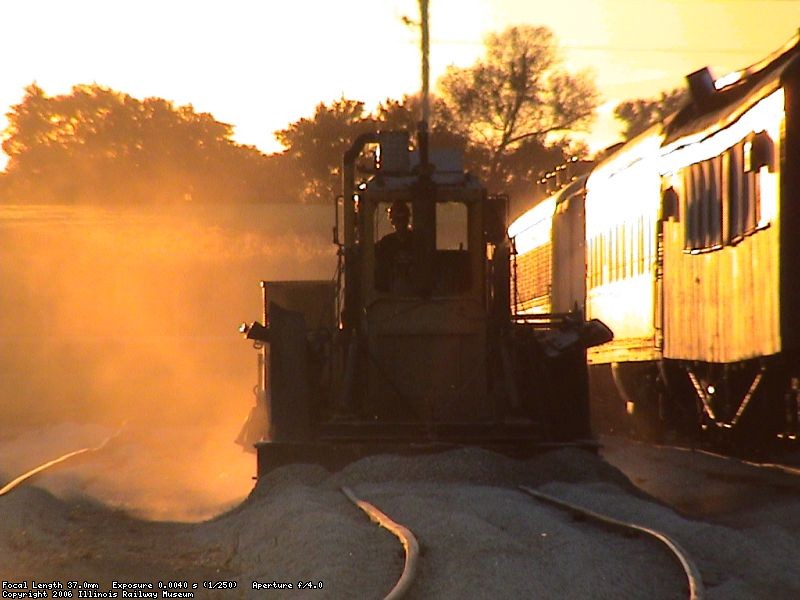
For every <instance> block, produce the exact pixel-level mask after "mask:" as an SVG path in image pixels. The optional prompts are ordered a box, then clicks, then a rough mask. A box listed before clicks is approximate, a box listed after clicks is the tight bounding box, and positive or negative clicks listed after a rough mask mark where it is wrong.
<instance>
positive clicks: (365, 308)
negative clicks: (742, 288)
mask: <svg viewBox="0 0 800 600" xmlns="http://www.w3.org/2000/svg"><path fill="white" fill-rule="evenodd" d="M507 205H508V199H507V198H505V197H502V196H492V195H490V194H489V193H488V192H487V190H486V188H485V187H484V186H483V185H482V184H481V183H480V182H479V181H478V180H477V179H476V178H474V177H473V176H471V175H470V174H469V173H467V172H465V171H464V169H463V167H462V166H461V163H460V157H459V156H458V155H457V154H455V153H453V152H452V151H450V152H447V151H435V150H434V149H429V147H428V138H427V128H426V126H425V123H424V121H423V122H422V123H421V126H420V130H419V135H418V138H417V144H416V148H413V149H412V148H411V139H410V136H409V134H408V133H406V132H402V131H400V132H398V131H385V132H375V133H368V134H363V135H361V136H359V137H358V138H357V139H356V140H355V141H354V142H353V144H352V146H351V147H350V148H349V149H348V150H347V151H346V152H345V153H344V156H343V160H342V194H341V196H339V197H338V199H337V202H336V208H337V210H336V219H335V222H336V226H335V227H334V243H335V244H336V245H337V246H338V254H339V269H338V273H337V276H336V277H335V278H334V280H333V281H302V280H299V281H265V282H262V283H261V287H262V294H263V305H264V314H263V320H262V321H255V322H252V323H251V324H249V325H248V324H243V325H242V326H241V328H240V329H241V332H242V333H243V334H244V335H245V336H246V338H248V339H250V340H253V341H254V342H255V345H256V347H257V348H258V374H259V377H258V385H257V386H256V405H255V407H254V408H253V409H252V411H251V414H250V417H249V419H248V421H247V423H246V424H245V427H244V428H243V430H242V433H241V434H240V436H239V442H240V443H241V444H242V445H244V446H246V447H247V446H254V447H255V450H256V453H257V464H258V466H257V473H258V475H259V476H261V475H264V474H265V473H268V472H269V471H271V470H272V469H274V468H275V467H278V466H281V465H283V464H287V463H297V462H311V463H316V464H320V465H322V466H324V467H326V468H330V469H333V470H335V469H338V468H340V467H342V466H343V465H346V464H347V463H348V462H350V461H352V460H355V459H357V458H359V457H361V456H365V455H369V454H375V453H381V452H391V453H412V452H435V451H439V450H443V449H447V448H453V447H458V446H461V445H474V446H481V447H485V448H490V449H493V450H497V451H500V452H504V453H506V454H509V455H513V456H524V455H527V454H530V453H533V452H537V451H540V450H541V448H542V447H543V446H547V445H549V444H564V443H566V444H578V445H588V446H590V447H591V446H593V442H592V440H591V431H590V426H589V409H588V384H587V381H588V378H587V367H586V348H587V347H588V346H591V345H592V344H596V343H601V342H603V341H606V340H608V339H610V337H611V333H610V331H609V330H608V329H607V328H606V327H605V326H604V325H603V324H602V323H600V322H598V321H596V320H594V321H586V320H585V319H584V317H583V314H582V313H581V312H580V311H575V310H566V311H562V312H560V313H552V312H550V313H548V314H546V315H537V316H536V317H531V316H526V315H521V316H520V315H516V314H513V313H512V311H511V299H510V289H511V288H510V282H511V277H510V273H511V269H510V265H511V257H510V248H509V241H508V237H507V230H506V228H507V223H506V214H507ZM388 211H391V215H392V222H393V224H394V225H395V226H398V225H401V229H398V231H397V232H395V233H393V234H392V233H390V232H389V229H388V223H387V219H386V215H387V212H388ZM400 216H402V217H403V218H402V219H400V218H399V217H400ZM401 221H402V224H400V222H401ZM407 226H410V229H407ZM390 236H397V237H395V238H393V239H394V240H395V241H394V242H393V243H392V244H387V243H386V242H385V241H384V240H386V239H390ZM398 238H402V239H401V240H400V241H398ZM403 240H404V241H403ZM390 245H393V246H397V247H398V248H396V250H398V251H397V252H394V256H391V255H390V253H389V252H387V251H386V248H387V247H388V246H390ZM403 246H404V247H403ZM400 250H402V251H400Z"/></svg>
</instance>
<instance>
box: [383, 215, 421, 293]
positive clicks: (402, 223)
mask: <svg viewBox="0 0 800 600" xmlns="http://www.w3.org/2000/svg"><path fill="white" fill-rule="evenodd" d="M388 213H389V222H390V223H391V224H392V228H393V229H394V231H393V232H391V233H388V234H386V235H385V236H383V237H382V238H381V239H380V240H379V241H378V242H377V243H376V244H375V288H376V289H377V290H378V291H381V292H395V293H404V292H407V291H409V290H410V288H411V267H412V263H413V256H414V248H413V243H412V240H413V230H412V229H411V211H410V210H409V208H408V204H406V203H405V202H401V201H399V200H398V201H396V202H394V203H393V204H392V205H391V206H390V207H389V211H388Z"/></svg>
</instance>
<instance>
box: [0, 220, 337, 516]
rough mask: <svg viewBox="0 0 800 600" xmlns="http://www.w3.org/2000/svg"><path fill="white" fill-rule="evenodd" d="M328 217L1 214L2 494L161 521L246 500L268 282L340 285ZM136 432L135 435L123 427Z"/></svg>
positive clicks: (252, 465) (201, 513) (203, 513)
mask: <svg viewBox="0 0 800 600" xmlns="http://www.w3.org/2000/svg"><path fill="white" fill-rule="evenodd" d="M331 213H332V210H330V209H328V207H308V206H289V205H273V206H250V205H248V206H241V205H239V206H227V207H226V206H214V207H211V206H191V205H185V206H172V207H166V208H164V207H162V208H152V207H147V208H136V209H133V208H99V207H52V206H36V207H0V239H1V240H2V252H0V286H1V287H0V311H2V312H0V381H2V386H0V418H2V422H3V423H4V427H3V431H2V433H0V482H3V481H7V480H9V479H11V478H12V477H14V476H16V475H18V474H19V473H20V472H22V471H24V470H27V469H29V468H32V467H34V466H36V465H37V464H40V463H41V462H44V461H46V460H50V459H52V458H55V457H56V456H58V455H60V454H62V453H64V452H70V451H73V450H76V449H78V448H80V447H84V446H95V445H97V444H99V443H100V442H102V440H103V439H105V438H106V437H108V436H109V435H111V434H113V433H114V432H117V431H118V430H119V429H120V428H122V431H121V432H120V433H119V435H118V436H117V437H116V438H114V440H112V442H111V443H110V444H109V445H108V446H107V447H106V448H104V449H103V451H101V452H96V453H90V454H87V455H84V456H81V457H79V458H76V459H75V461H74V462H70V464H69V466H67V465H66V463H65V465H64V466H63V467H59V468H58V470H57V471H56V472H54V473H48V474H45V475H42V476H40V478H39V479H38V480H37V481H38V482H39V484H40V485H43V486H44V487H48V488H49V489H51V490H53V491H55V492H58V493H62V494H76V493H77V494H82V495H88V496H91V497H95V498H97V499H99V500H101V501H103V502H109V503H111V504H113V505H115V506H119V507H121V508H124V509H127V510H130V511H132V512H134V513H137V514H140V515H143V516H148V517H152V518H159V519H181V520H184V519H189V520H193V519H202V518H206V517H208V516H211V515H212V514H214V513H215V512H219V511H220V510H222V509H224V508H225V507H227V506H228V505H230V504H231V503H235V502H236V501H238V500H240V499H241V498H242V497H244V496H245V495H246V494H247V493H248V492H249V490H250V488H251V487H252V480H251V477H252V475H253V474H254V472H255V457H254V455H252V454H249V453H246V452H244V451H243V450H242V449H241V448H240V447H239V446H237V445H235V444H234V443H233V440H234V439H235V437H236V434H237V433H238V431H239V428H240V426H241V424H242V423H243V421H244V419H245V417H246V416H247V413H248V411H249V409H250V407H251V405H252V404H253V402H254V399H253V395H252V389H253V386H254V385H255V383H256V353H255V352H254V351H253V349H252V347H251V345H250V344H249V343H248V342H247V341H245V340H243V339H242V338H241V336H240V335H239V334H238V332H237V330H236V328H237V325H238V324H239V323H240V322H241V321H245V320H246V321H250V320H253V319H257V318H259V315H260V314H261V304H260V302H261V297H260V288H259V286H258V281H259V280H260V279H330V278H331V277H332V276H333V270H334V268H335V249H334V247H333V246H332V244H331V243H330V233H329V232H330V227H331V223H330V217H331ZM123 424H124V425H123Z"/></svg>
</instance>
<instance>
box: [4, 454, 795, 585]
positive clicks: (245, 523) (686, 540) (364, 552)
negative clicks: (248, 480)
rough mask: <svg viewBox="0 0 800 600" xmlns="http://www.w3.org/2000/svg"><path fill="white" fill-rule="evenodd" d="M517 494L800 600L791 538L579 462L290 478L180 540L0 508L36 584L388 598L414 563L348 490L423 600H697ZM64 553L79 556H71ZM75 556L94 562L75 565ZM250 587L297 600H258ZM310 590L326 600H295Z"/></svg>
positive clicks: (18, 496) (87, 517)
mask: <svg viewBox="0 0 800 600" xmlns="http://www.w3.org/2000/svg"><path fill="white" fill-rule="evenodd" d="M82 468H84V469H85V468H86V467H85V466H84V467H82ZM0 470H2V471H6V469H5V468H4V465H0ZM66 475H67V473H64V474H62V476H64V477H66ZM519 485H526V486H529V487H533V488H537V489H540V490H541V491H543V492H545V493H548V494H550V495H553V496H557V497H560V498H563V499H565V500H568V501H571V502H573V503H575V504H579V505H581V506H584V507H586V508H589V509H592V510H596V511H598V512H603V513H607V514H610V515H611V516H614V517H616V518H618V519H622V520H630V521H633V522H636V523H639V524H642V525H646V526H649V527H652V528H655V529H658V530H661V531H663V532H665V533H667V534H668V535H670V536H671V537H673V538H674V539H675V540H676V541H678V543H679V544H680V545H681V546H682V547H683V548H684V549H686V550H687V551H688V552H689V554H690V555H691V557H692V558H693V559H694V561H695V563H696V564H697V565H698V567H699V569H700V572H701V574H702V577H703V580H704V584H705V586H706V592H707V594H706V597H707V598H709V599H712V600H714V599H719V600H739V599H741V600H744V599H748V600H749V599H760V598H766V597H769V598H776V599H782V598H786V599H789V598H797V597H800V582H798V580H797V577H796V574H797V567H798V566H800V548H798V545H797V543H796V536H795V535H794V532H793V531H792V530H790V529H785V528H783V527H781V526H780V525H779V524H776V523H775V522H769V521H764V522H761V523H760V524H757V525H754V526H753V527H745V526H742V527H738V528H734V527H728V526H724V525H721V524H712V523H710V522H708V521H703V520H694V519H691V518H687V517H686V516H682V515H680V514H678V513H676V512H675V511H674V510H672V509H670V508H668V507H666V506H664V505H663V504H662V503H660V502H658V501H655V500H653V499H652V498H650V497H648V496H646V495H645V494H644V493H642V492H641V491H639V490H638V489H637V488H636V487H634V486H633V485H632V484H631V483H630V481H629V480H628V479H627V478H626V477H625V476H624V475H622V474H621V472H620V471H618V470H617V469H616V468H614V467H612V466H610V465H609V464H608V463H607V462H605V461H603V460H602V459H601V458H599V457H597V456H595V455H593V454H591V453H588V452H585V451H581V450H576V449H562V450H556V451H551V452H548V453H545V454H542V455H539V456H537V457H534V458H531V459H529V460H525V461H519V460H512V459H509V458H506V457H503V456H500V455H497V454H494V453H491V452H486V451H482V450H477V449H462V450H455V451H451V452H447V453H443V454H438V455H428V456H418V457H398V456H374V457H369V458H366V459H363V460H360V461H358V462H356V463H353V464H351V465H349V466H348V467H346V468H345V469H343V470H342V471H340V472H338V473H334V474H330V473H328V472H327V471H325V470H324V469H322V468H320V467H316V466H311V465H293V466H289V467H284V468H281V469H277V470H275V471H274V472H272V473H270V474H269V475H267V476H265V477H262V478H261V479H260V480H259V483H258V485H257V486H256V487H255V489H253V490H252V492H251V493H250V495H249V496H248V497H247V498H246V499H245V500H244V501H243V502H241V503H239V504H238V505H237V506H236V507H235V508H233V509H232V510H229V511H228V512H225V513H223V514H219V516H217V517H215V518H213V519H211V520H208V521H204V522H197V523H183V524H176V523H169V524H167V523H163V524H159V523H146V522H142V521H136V520H132V519H130V518H129V517H128V516H126V515H122V514H116V515H115V514H114V512H113V511H109V510H105V512H104V513H102V514H101V513H100V512H98V511H99V509H97V510H94V511H87V510H84V511H76V510H75V508H74V504H72V503H73V502H74V500H62V499H57V498H55V497H53V496H51V495H50V494H49V493H47V492H44V491H42V490H39V489H35V488H29V487H24V488H20V489H18V490H17V491H15V492H13V493H12V494H10V495H8V496H6V497H3V498H0V516H1V517H2V518H0V565H11V566H12V568H13V566H14V565H16V564H23V565H26V566H27V568H28V570H27V571H26V572H25V576H28V577H33V576H38V575H37V574H36V571H35V569H34V570H33V571H32V570H31V565H34V564H35V560H34V558H32V557H39V556H41V558H42V560H44V561H49V563H50V564H51V565H53V564H55V565H64V568H65V569H66V568H67V567H69V569H70V573H71V577H72V578H75V577H76V576H77V577H83V576H84V575H82V574H81V572H79V570H80V566H81V565H82V564H83V563H85V565H86V567H87V569H90V570H91V573H92V576H94V577H97V578H98V579H100V578H102V577H107V578H108V579H109V580H110V579H117V578H121V577H123V576H128V577H129V578H133V577H138V578H140V579H141V577H145V576H146V575H144V574H146V573H148V572H150V571H148V569H150V570H151V571H152V569H154V568H155V567H154V565H159V566H160V567H159V573H163V572H172V573H175V574H176V576H183V577H187V578H190V579H192V578H194V579H195V580H197V581H201V580H202V578H206V579H215V580H219V579H226V580H235V581H236V582H237V588H236V589H235V590H225V591H215V592H212V591H208V590H203V589H201V590H199V591H197V592H196V595H195V597H196V598H229V599H235V598H264V597H287V598H288V597H291V598H315V599H321V598H337V599H338V598H382V597H383V596H384V595H385V594H386V593H387V592H388V591H389V590H390V589H391V588H392V586H393V585H394V583H395V582H396V581H397V579H398V578H399V576H400V574H401V571H402V567H403V551H402V547H401V545H400V544H399V542H398V541H397V540H396V539H395V538H394V537H393V536H392V535H391V534H390V533H388V532H387V531H385V530H383V529H380V528H379V527H377V526H376V525H374V524H373V523H371V522H370V521H369V519H368V518H367V517H366V515H364V514H363V513H362V512H361V511H360V510H359V509H358V508H357V507H355V506H354V505H353V504H351V503H350V502H349V501H348V500H347V499H346V498H345V496H344V495H343V494H342V492H341V487H342V486H348V487H350V488H351V489H352V490H353V491H354V492H355V494H356V495H357V496H359V497H360V498H362V499H363V500H366V501H368V502H371V503H373V504H375V505H376V506H378V507H379V508H380V509H381V510H382V511H384V512H385V513H386V514H388V515H389V516H390V517H391V518H393V519H394V520H396V521H398V522H400V523H402V524H404V525H406V526H407V527H409V528H410V529H411V530H412V531H413V532H414V533H415V535H416V536H417V539H418V540H419V542H420V547H421V558H420V568H419V572H418V574H417V580H416V582H415V584H414V586H413V588H412V591H411V597H412V598H416V599H428V598H444V599H450V598H453V599H455V598H459V599H460V598H516V597H519V598H543V599H548V598H553V599H564V598H566V599H584V598H585V599H592V600H596V599H603V598H609V599H611V598H613V599H620V598H622V599H624V598H630V599H642V600H658V599H660V598H665V599H667V598H669V599H672V598H685V597H687V589H688V588H687V584H686V579H685V576H684V574H683V571H682V570H681V568H680V566H679V565H678V564H677V562H676V561H675V559H674V558H673V557H672V555H671V554H670V553H669V552H668V551H667V550H666V549H665V548H664V547H663V546H661V545H660V544H658V543H656V542H654V541H653V540H651V539H650V538H645V537H637V536H634V537H626V536H622V535H619V534H618V533H616V532H614V531H612V530H609V529H606V528H603V527H598V526H596V525H594V524H592V523H589V522H585V521H582V520H576V519H575V518H573V517H571V516H569V515H568V514H566V513H564V512H562V511H561V510H559V509H557V508H554V507H551V506H549V505H546V504H543V503H541V502H539V501H538V500H536V499H533V498H531V497H530V496H528V495H526V494H524V493H523V492H522V491H520V490H519V489H518V487H517V486H519ZM791 508H792V507H791V506H790V505H787V506H786V507H785V509H786V511H787V514H788V513H789V511H790V510H791ZM795 508H796V505H795ZM64 539H68V540H70V545H69V547H65V546H64V544H61V546H60V547H59V545H58V543H57V541H58V540H64ZM70 547H74V548H76V549H79V550H80V551H81V552H84V553H88V554H87V555H86V556H85V557H82V555H70V556H68V555H67V554H68V553H69V551H70V550H69V548H70ZM48 548H50V550H48ZM53 548H60V549H59V550H57V551H54V550H52V549H53ZM37 553H41V554H37ZM65 553H66V554H65ZM115 553H116V554H115ZM101 555H103V556H101ZM137 556H138V557H140V562H139V563H138V566H137V562H136V561H137ZM14 557H16V559H17V560H16V562H15V561H14V560H10V561H9V560H2V559H8V558H14ZM170 569H172V571H170ZM40 572H42V573H44V572H45V571H44V570H41V571H40ZM53 572H55V573H56V574H58V571H52V570H50V571H47V573H53ZM2 576H3V577H4V578H9V577H13V576H15V574H14V573H5V572H3V573H2ZM65 576H66V575H65ZM129 580H136V579H129ZM253 582H258V583H260V584H263V585H267V584H273V585H276V584H291V585H292V589H283V590H280V589H277V590H276V589H268V590H264V589H261V590H254V589H253ZM301 582H303V583H305V582H312V583H314V584H316V585H319V583H320V582H321V583H322V588H321V589H319V588H318V589H309V590H298V589H297V586H298V584H299V583H301Z"/></svg>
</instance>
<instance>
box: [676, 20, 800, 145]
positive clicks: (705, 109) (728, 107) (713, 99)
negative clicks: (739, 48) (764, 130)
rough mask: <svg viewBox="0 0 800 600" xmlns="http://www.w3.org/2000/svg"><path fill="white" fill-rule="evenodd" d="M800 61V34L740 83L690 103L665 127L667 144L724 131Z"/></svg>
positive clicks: (743, 74)
mask: <svg viewBox="0 0 800 600" xmlns="http://www.w3.org/2000/svg"><path fill="white" fill-rule="evenodd" d="M799 60H800V34H798V35H796V36H795V37H794V38H792V40H790V41H789V42H788V43H787V44H785V45H784V46H783V47H782V48H780V49H779V50H777V51H776V52H774V53H773V54H771V55H770V56H768V57H766V58H765V59H763V60H762V61H760V62H758V63H756V64H755V65H752V66H750V67H748V68H746V69H744V70H742V71H741V77H740V78H739V80H738V81H736V82H735V83H733V84H730V85H728V86H725V87H723V88H722V89H719V90H715V91H714V92H713V94H712V95H711V96H710V97H709V99H708V101H707V102H705V103H703V104H698V103H697V102H689V103H688V104H686V105H685V106H684V107H683V108H681V109H680V110H678V111H677V112H676V113H674V115H673V116H672V118H670V119H669V120H668V121H666V122H665V124H664V133H665V135H666V137H665V139H664V144H669V143H671V142H674V141H676V140H679V139H681V138H682V137H685V136H687V135H690V134H694V133H698V132H702V131H705V130H708V129H721V128H722V127H725V126H727V125H729V124H730V123H732V122H734V121H735V120H736V119H738V118H739V117H740V116H741V115H742V114H743V113H744V112H745V111H746V110H747V109H749V108H750V107H751V106H753V105H754V104H755V103H756V102H758V101H759V100H761V99H762V98H765V97H766V96H768V95H769V94H771V93H772V92H774V91H775V90H777V89H778V88H779V87H780V86H781V85H782V76H783V74H784V72H785V71H786V69H787V68H788V67H789V66H790V65H792V64H795V63H796V62H797V61H799Z"/></svg>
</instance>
